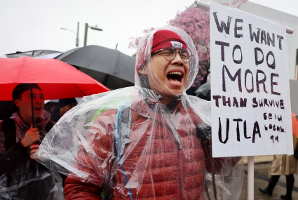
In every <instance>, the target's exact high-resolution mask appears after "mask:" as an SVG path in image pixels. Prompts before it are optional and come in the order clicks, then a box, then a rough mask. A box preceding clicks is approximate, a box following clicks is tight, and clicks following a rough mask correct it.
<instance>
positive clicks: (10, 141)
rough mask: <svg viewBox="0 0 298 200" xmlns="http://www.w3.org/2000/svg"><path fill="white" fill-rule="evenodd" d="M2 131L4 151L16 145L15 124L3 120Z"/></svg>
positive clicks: (9, 120)
mask: <svg viewBox="0 0 298 200" xmlns="http://www.w3.org/2000/svg"><path fill="white" fill-rule="evenodd" d="M2 130H3V134H4V137H5V142H4V145H5V149H9V148H10V147H12V146H13V145H14V144H15V143H16V124H15V121H14V120H13V119H4V120H3V122H2Z"/></svg>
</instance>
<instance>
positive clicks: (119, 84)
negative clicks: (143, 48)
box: [55, 45, 136, 89]
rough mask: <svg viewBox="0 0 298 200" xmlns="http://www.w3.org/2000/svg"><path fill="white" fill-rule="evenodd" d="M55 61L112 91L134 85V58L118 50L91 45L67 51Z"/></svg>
mask: <svg viewBox="0 0 298 200" xmlns="http://www.w3.org/2000/svg"><path fill="white" fill-rule="evenodd" d="M55 59H58V60H61V61H63V62H66V63H68V64H70V65H72V66H74V67H76V68H78V69H79V70H80V71H82V72H84V73H86V74H88V75H89V76H91V77H92V78H94V79H96V80H97V81H99V82H101V83H102V84H104V85H105V86H106V87H108V88H110V89H117V88H123V87H127V86H133V85H134V70H135V61H136V59H135V58H134V57H131V56H128V55H126V54H123V53H121V52H120V51H118V50H114V49H109V48H105V47H102V46H96V45H90V46H85V47H81V48H76V49H72V50H70V51H67V52H65V53H63V54H61V55H60V56H58V57H56V58H55Z"/></svg>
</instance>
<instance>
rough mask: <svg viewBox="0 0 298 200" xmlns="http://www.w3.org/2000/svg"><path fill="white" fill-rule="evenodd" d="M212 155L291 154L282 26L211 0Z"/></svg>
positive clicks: (290, 126) (291, 142) (284, 39)
mask: <svg viewBox="0 0 298 200" xmlns="http://www.w3.org/2000/svg"><path fill="white" fill-rule="evenodd" d="M210 49H211V54H210V55H211V113H212V151H213V157H227V156H255V155H273V154H292V153H293V140H292V125H291V104H290V93H289V74H288V73H289V72H288V61H287V58H288V56H287V36H286V27H284V26H281V25H278V24H276V23H273V22H271V21H268V20H266V19H263V18H259V17H256V16H253V15H251V14H248V13H245V12H243V11H240V10H238V9H232V8H229V7H227V6H222V5H219V4H216V3H212V2H211V4H210Z"/></svg>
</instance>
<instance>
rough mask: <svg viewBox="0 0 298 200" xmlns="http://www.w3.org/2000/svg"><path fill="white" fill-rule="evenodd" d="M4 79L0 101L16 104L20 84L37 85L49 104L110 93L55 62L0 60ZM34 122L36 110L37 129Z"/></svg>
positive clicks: (1, 79) (90, 79) (74, 69)
mask: <svg viewBox="0 0 298 200" xmlns="http://www.w3.org/2000/svg"><path fill="white" fill-rule="evenodd" d="M0 77H1V78H0V88H1V90H0V91H1V92H0V101H10V100H12V91H13V89H14V88H15V87H16V85H17V84H19V83H37V84H38V85H39V87H40V88H41V89H42V92H43V94H44V98H45V99H48V100H49V99H64V98H72V97H82V96H86V95H91V94H96V93H101V92H106V91H109V89H108V88H106V87H105V86H104V85H102V84H101V83H99V82H98V81H96V80H94V79H93V78H91V77H90V76H88V75H87V74H84V73H83V72H81V71H79V70H78V69H76V68H75V67H72V66H71V65H69V64H67V63H64V62H62V61H59V60H55V59H38V58H31V57H22V58H0ZM31 102H32V104H33V100H31ZM32 108H33V106H32ZM33 119H34V116H33V110H32V123H33V126H34V120H33Z"/></svg>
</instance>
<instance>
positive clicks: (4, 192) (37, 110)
mask: <svg viewBox="0 0 298 200" xmlns="http://www.w3.org/2000/svg"><path fill="white" fill-rule="evenodd" d="M12 97H13V105H12V113H13V115H12V118H10V119H5V120H3V121H0V199H18V200H19V199H20V200H21V199H30V200H44V199H49V200H50V199H62V197H61V194H62V180H61V178H60V177H59V175H58V173H56V172H52V171H50V170H48V169H46V168H45V167H44V166H42V165H41V164H39V163H38V162H36V161H35V160H33V159H32V156H33V154H34V153H35V151H36V150H37V149H38V148H39V144H40V142H41V141H42V139H43V138H44V136H45V135H46V133H47V132H48V131H49V130H50V129H51V128H52V127H53V125H54V122H52V121H51V120H50V117H51V116H50V114H49V113H48V112H46V111H45V110H43V107H44V97H43V93H42V91H41V89H40V87H39V86H38V85H37V84H34V83H32V84H19V85H17V86H16V87H15V89H14V90H13V92H12ZM31 101H32V102H31ZM32 105H33V107H32ZM32 120H33V121H32ZM32 124H34V126H33V125H32ZM57 195H58V196H59V195H60V197H58V196H57Z"/></svg>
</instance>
